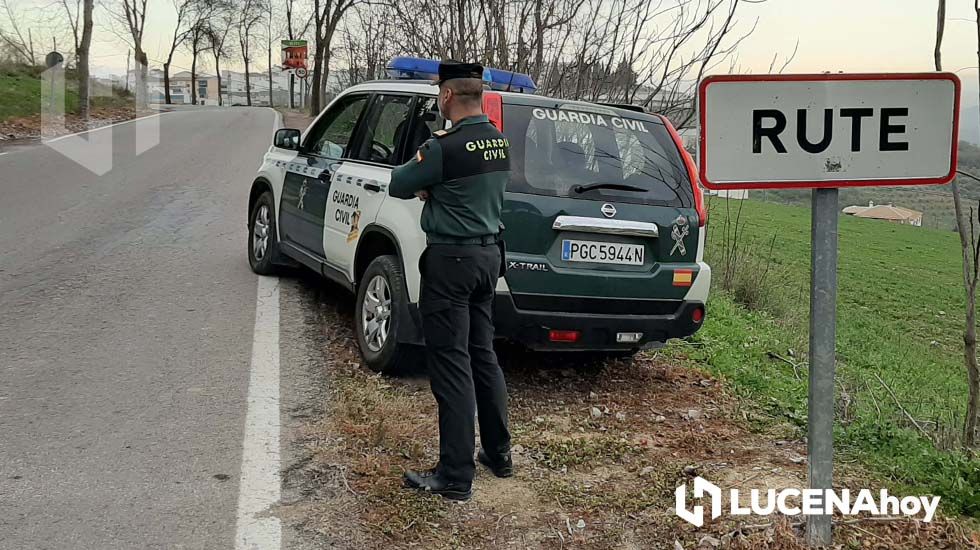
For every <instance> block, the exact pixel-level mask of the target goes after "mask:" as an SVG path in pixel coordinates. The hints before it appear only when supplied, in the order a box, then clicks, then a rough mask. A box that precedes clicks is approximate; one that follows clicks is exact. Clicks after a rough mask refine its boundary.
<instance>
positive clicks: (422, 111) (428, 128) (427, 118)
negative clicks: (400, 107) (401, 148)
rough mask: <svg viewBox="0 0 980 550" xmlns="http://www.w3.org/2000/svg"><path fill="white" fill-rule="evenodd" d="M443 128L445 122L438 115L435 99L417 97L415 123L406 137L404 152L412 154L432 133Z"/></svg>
mask: <svg viewBox="0 0 980 550" xmlns="http://www.w3.org/2000/svg"><path fill="white" fill-rule="evenodd" d="M445 127H446V120H445V119H444V118H442V115H441V114H439V108H438V107H436V98H435V97H432V96H419V98H418V100H417V101H416V102H415V122H414V123H413V125H412V133H411V135H409V136H408V140H407V141H408V145H407V147H406V148H405V150H406V151H408V153H409V154H410V155H411V154H414V153H415V151H416V150H418V148H419V147H421V146H422V144H423V143H425V141H426V140H427V139H429V138H431V137H432V132H435V131H436V130H442V129H443V128H445Z"/></svg>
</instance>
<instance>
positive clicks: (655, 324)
mask: <svg viewBox="0 0 980 550" xmlns="http://www.w3.org/2000/svg"><path fill="white" fill-rule="evenodd" d="M563 301H564V300H563V299H561V298H556V299H555V301H554V304H552V305H551V306H549V307H548V308H547V309H548V311H542V310H540V309H520V308H518V307H517V305H516V304H515V301H514V297H513V296H512V295H511V294H510V293H509V292H498V293H497V297H496V300H495V301H494V324H495V325H496V330H497V333H496V335H497V337H499V338H506V339H508V340H511V341H514V342H518V343H521V344H524V345H526V346H528V347H530V348H532V349H540V350H570V351H571V350H581V351H586V350H594V351H599V350H628V349H636V348H642V347H649V346H651V345H654V344H656V343H661V342H666V341H667V340H668V339H670V338H683V337H685V336H690V335H691V334H694V333H695V332H697V331H698V329H700V328H701V325H702V324H703V322H704V315H703V313H704V304H703V303H701V302H695V301H675V302H670V303H669V306H667V307H665V306H664V303H663V302H660V303H658V304H657V307H656V308H654V309H658V310H660V311H658V312H657V313H652V314H628V315H623V314H614V313H611V312H608V311H606V312H602V313H583V312H567V311H551V309H553V308H554V309H560V308H561V307H562V302H563ZM525 302H526V300H525ZM607 309H608V308H607ZM698 309H700V310H701V313H702V315H701V321H700V322H695V321H694V314H695V310H698ZM552 330H561V331H579V336H578V339H577V341H575V342H554V341H552V340H551V337H550V334H551V331H552ZM637 332H639V333H642V334H643V335H642V337H641V338H640V339H639V341H637V342H626V343H623V342H617V334H619V333H637Z"/></svg>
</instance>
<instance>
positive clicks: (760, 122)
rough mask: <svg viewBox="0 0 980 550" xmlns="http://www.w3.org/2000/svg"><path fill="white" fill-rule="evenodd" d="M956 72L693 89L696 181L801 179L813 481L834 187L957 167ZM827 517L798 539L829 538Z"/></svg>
mask: <svg viewBox="0 0 980 550" xmlns="http://www.w3.org/2000/svg"><path fill="white" fill-rule="evenodd" d="M959 106H960V81H959V79H958V78H957V77H956V75H954V74H951V73H920V74H816V75H722V76H711V77H708V78H706V79H704V80H702V81H701V82H700V84H699V86H698V110H699V121H700V137H699V141H698V164H699V170H700V174H699V175H700V180H701V184H702V185H703V186H704V187H706V188H707V189H709V190H730V189H774V188H798V189H802V188H809V189H813V191H812V198H811V204H812V206H811V230H810V239H811V253H810V262H811V263H810V355H809V377H808V381H809V387H808V396H807V405H808V411H807V463H808V468H809V470H808V482H809V488H810V489H811V490H817V491H820V493H819V494H820V496H819V497H817V498H816V499H815V502H817V503H818V506H817V507H818V509H823V508H824V506H825V505H826V501H825V497H824V491H826V490H831V489H832V488H833V460H834V430H833V428H834V370H835V362H836V358H835V343H836V326H837V236H838V224H837V221H838V212H839V204H838V188H841V187H857V186H886V185H887V186H893V185H938V184H946V183H949V182H950V181H952V179H953V178H954V177H955V175H956V159H957V144H958V130H959ZM831 519H832V518H831V515H829V514H822V515H811V516H809V517H807V521H806V541H807V544H808V545H809V546H811V547H815V546H826V545H829V544H831V540H832V533H831V527H832V523H831Z"/></svg>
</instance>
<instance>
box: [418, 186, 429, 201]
mask: <svg viewBox="0 0 980 550" xmlns="http://www.w3.org/2000/svg"><path fill="white" fill-rule="evenodd" d="M415 196H416V197H418V198H419V200H420V201H422V202H425V201H427V200H429V192H428V191H427V190H425V189H422V190H421V191H416V192H415Z"/></svg>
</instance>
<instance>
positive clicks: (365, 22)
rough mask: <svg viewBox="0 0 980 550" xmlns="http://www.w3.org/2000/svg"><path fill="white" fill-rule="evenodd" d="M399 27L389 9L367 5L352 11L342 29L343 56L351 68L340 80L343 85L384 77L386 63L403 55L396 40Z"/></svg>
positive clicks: (345, 62) (356, 7) (344, 61)
mask: <svg viewBox="0 0 980 550" xmlns="http://www.w3.org/2000/svg"><path fill="white" fill-rule="evenodd" d="M396 24H397V21H394V20H392V18H391V17H390V16H389V15H388V13H387V9H386V7H385V6H379V5H372V4H364V5H360V6H354V7H353V8H352V9H351V11H350V12H349V14H348V17H346V18H345V21H344V22H343V24H342V25H341V28H340V33H341V44H340V46H341V48H342V54H341V55H342V56H343V58H344V59H343V63H344V64H345V65H346V66H347V70H346V71H345V73H344V74H342V75H341V78H340V79H339V80H340V84H341V86H343V87H347V86H353V85H355V84H358V83H360V82H363V81H366V80H374V79H378V78H383V77H384V74H385V63H386V62H387V61H388V60H389V59H390V58H391V57H393V56H395V55H397V54H398V53H399V50H398V46H397V45H396V44H395V43H394V41H393V37H394V36H395V33H396V30H397V29H396Z"/></svg>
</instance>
